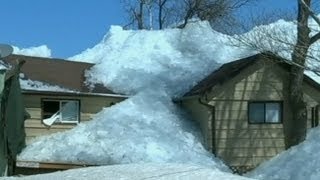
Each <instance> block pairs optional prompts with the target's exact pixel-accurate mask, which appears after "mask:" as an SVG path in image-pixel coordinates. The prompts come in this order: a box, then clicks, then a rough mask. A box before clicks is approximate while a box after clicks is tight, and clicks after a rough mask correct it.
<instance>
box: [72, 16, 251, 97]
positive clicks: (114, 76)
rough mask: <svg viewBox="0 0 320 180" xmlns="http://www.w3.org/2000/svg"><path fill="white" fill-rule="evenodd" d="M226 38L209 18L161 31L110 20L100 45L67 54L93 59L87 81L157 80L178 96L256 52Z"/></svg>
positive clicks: (113, 84)
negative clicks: (227, 64)
mask: <svg viewBox="0 0 320 180" xmlns="http://www.w3.org/2000/svg"><path fill="white" fill-rule="evenodd" d="M228 41H230V40H229V38H228V36H226V35H224V34H221V33H218V32H216V31H213V30H212V29H211V27H210V25H209V23H208V22H197V23H191V24H189V25H187V27H186V28H185V29H166V30H161V31H145V30H142V31H133V30H123V29H122V28H121V27H119V26H113V27H111V29H110V31H109V32H108V33H107V35H106V36H105V37H104V38H103V40H102V41H101V42H100V43H99V44H98V45H96V46H95V47H93V48H91V49H87V50H86V51H85V52H83V53H81V54H80V55H76V56H74V57H71V58H70V59H71V60H78V59H82V60H86V61H87V62H91V63H95V64H96V65H95V66H94V67H93V68H92V69H91V70H90V71H88V72H87V74H86V75H87V82H88V83H89V84H92V85H94V84H95V83H102V84H105V85H106V86H107V87H109V88H111V89H112V90H114V91H116V92H120V93H125V94H135V93H137V92H139V91H140V90H142V89H144V88H146V87H151V86H154V85H161V86H162V87H164V88H165V89H166V90H167V92H168V93H170V94H172V95H174V96H179V95H181V94H183V93H185V92H186V91H187V90H188V89H190V88H191V86H193V85H195V84H196V83H197V82H198V81H199V80H200V79H201V78H203V77H204V76H206V75H207V74H208V73H209V72H211V71H212V70H213V69H215V68H217V67H218V64H221V63H225V62H226V61H231V60H236V59H239V58H242V57H246V56H248V55H252V54H253V53H254V52H253V51H250V50H248V49H247V48H240V47H233V46H230V44H228Z"/></svg>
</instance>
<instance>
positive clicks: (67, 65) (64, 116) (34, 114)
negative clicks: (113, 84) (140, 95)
mask: <svg viewBox="0 0 320 180" xmlns="http://www.w3.org/2000/svg"><path fill="white" fill-rule="evenodd" d="M17 59H19V60H24V61H25V64H24V65H23V67H22V69H21V72H22V73H23V75H22V76H21V77H22V79H24V80H22V81H21V82H23V81H24V82H28V80H31V81H30V82H31V85H30V84H29V85H27V86H25V85H23V84H25V83H21V84H22V93H23V97H24V103H25V107H26V111H27V112H28V113H29V115H30V117H29V118H28V119H27V120H26V121H25V130H26V141H27V144H28V143H30V141H31V140H32V139H33V138H34V137H37V136H41V135H46V134H51V133H55V132H59V131H65V130H68V129H70V128H72V127H74V126H76V125H77V124H79V123H82V122H85V121H88V120H90V119H91V118H92V116H93V115H94V114H96V113H97V112H99V111H101V110H102V108H103V107H108V106H111V105H113V104H115V103H117V102H120V101H122V100H124V99H125V98H126V96H123V95H119V94H115V93H114V92H112V91H111V90H109V89H107V88H105V87H103V86H101V85H100V86H99V85H98V86H96V87H95V88H92V89H91V88H89V87H88V86H86V84H85V77H84V73H85V70H88V69H89V68H91V67H92V66H93V64H90V63H82V62H74V61H67V60H62V59H51V58H42V57H41V58H40V57H31V56H21V55H11V56H8V57H6V58H5V61H6V62H8V63H10V64H12V63H14V62H16V60H17ZM32 82H36V83H35V84H32ZM37 83H42V84H45V85H46V86H49V87H50V86H59V87H61V88H60V89H57V90H56V88H44V89H43V88H41V87H38V86H39V85H37Z"/></svg>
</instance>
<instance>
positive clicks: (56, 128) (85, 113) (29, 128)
mask: <svg viewBox="0 0 320 180" xmlns="http://www.w3.org/2000/svg"><path fill="white" fill-rule="evenodd" d="M41 99H57V100H62V99H63V100H68V99H70V100H79V101H80V123H83V122H86V121H89V120H91V118H92V117H93V116H94V114H96V113H98V112H99V111H101V110H102V108H103V107H108V106H110V103H111V102H113V103H117V102H120V101H122V100H123V98H114V97H97V96H92V97H91V96H86V97H82V96H56V95H52V96H51V95H33V94H24V102H25V107H26V111H27V112H28V113H29V114H30V118H29V119H26V120H25V130H26V142H27V144H29V143H30V142H31V141H32V139H34V138H35V137H38V136H43V135H49V134H52V133H56V132H62V131H66V130H69V129H71V128H73V127H75V126H76V124H53V125H52V126H50V127H47V126H45V125H44V124H43V123H42V118H41V117H42V116H41V113H42V110H41Z"/></svg>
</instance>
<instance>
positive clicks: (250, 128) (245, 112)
mask: <svg viewBox="0 0 320 180" xmlns="http://www.w3.org/2000/svg"><path fill="white" fill-rule="evenodd" d="M290 66H291V65H290V64H288V63H287V62H284V61H280V60H276V58H274V57H272V58H270V56H268V55H266V54H257V55H254V56H251V57H248V58H245V59H240V60H237V61H233V62H230V63H227V64H224V65H223V66H221V67H220V68H219V69H218V70H216V71H214V72H213V73H211V74H210V75H209V76H207V77H206V78H205V79H203V80H202V81H201V82H200V83H198V85H196V86H195V87H194V88H193V89H192V90H191V91H190V92H188V93H187V94H186V95H185V96H184V97H183V98H182V100H181V105H182V106H183V107H184V108H185V109H187V110H188V111H189V112H190V113H191V114H192V116H193V117H194V119H196V120H197V121H199V124H200V126H201V130H202V132H203V136H204V137H205V145H206V148H207V149H208V150H210V151H212V152H213V153H214V154H215V155H216V156H217V157H219V158H221V159H222V160H224V161H225V163H226V164H227V165H229V166H230V167H231V168H233V170H234V171H235V172H239V173H243V172H245V171H247V170H249V169H252V168H254V167H256V166H257V165H259V164H260V163H261V162H263V161H265V160H268V159H270V158H271V157H273V156H275V155H277V154H278V153H280V152H281V151H284V150H285V149H286V147H285V141H284V133H285V130H286V127H287V126H286V123H287V122H288V121H290V118H291V113H290V109H289V105H288V87H289V83H288V81H289V69H290ZM303 88H304V98H305V101H306V102H307V106H308V127H309V128H311V127H313V126H317V125H318V123H319V102H320V85H319V84H318V83H316V82H315V81H313V80H312V79H311V78H309V77H308V76H306V75H305V76H304V83H303Z"/></svg>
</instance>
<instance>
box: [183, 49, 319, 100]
mask: <svg viewBox="0 0 320 180" xmlns="http://www.w3.org/2000/svg"><path fill="white" fill-rule="evenodd" d="M262 58H264V59H268V60H273V61H277V63H278V64H279V65H280V66H281V67H283V68H284V69H286V70H287V71H290V67H291V66H292V64H290V62H289V61H288V60H285V59H283V58H280V57H277V56H275V55H272V54H270V53H259V54H256V55H253V56H250V57H246V58H243V59H239V60H236V61H232V62H229V63H226V64H223V65H222V66H221V67H220V68H219V69H217V70H215V71H213V72H212V73H211V74H209V75H208V76H207V77H206V78H204V79H203V80H202V81H200V82H199V83H198V84H197V85H196V86H194V87H193V88H192V89H191V90H190V91H189V92H187V93H186V94H185V95H184V97H186V96H195V95H200V94H202V93H204V92H206V91H208V90H209V89H211V88H212V87H214V86H215V85H217V84H222V83H224V82H225V81H227V80H229V79H231V78H233V77H235V76H236V75H238V74H239V73H240V72H241V71H242V70H243V69H245V68H247V67H249V66H251V65H253V64H254V63H255V62H257V61H259V60H261V59H262ZM304 81H305V82H306V83H308V84H309V85H311V86H312V87H314V88H316V89H317V90H319V91H320V84H319V83H317V82H316V81H314V80H313V79H311V78H310V77H309V76H307V75H305V74H304Z"/></svg>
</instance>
